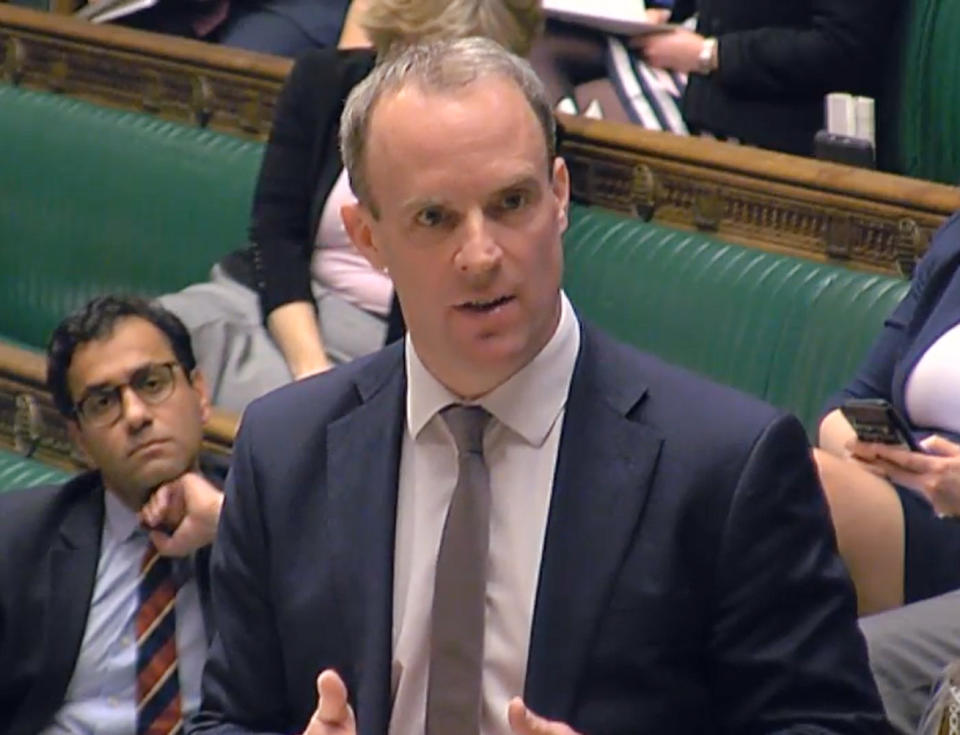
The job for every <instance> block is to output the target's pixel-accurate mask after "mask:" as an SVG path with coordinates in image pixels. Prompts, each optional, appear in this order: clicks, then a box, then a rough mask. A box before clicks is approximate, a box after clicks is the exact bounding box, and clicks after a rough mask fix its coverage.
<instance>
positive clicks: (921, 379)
mask: <svg viewBox="0 0 960 735" xmlns="http://www.w3.org/2000/svg"><path fill="white" fill-rule="evenodd" d="M904 405H905V406H906V409H907V414H908V415H909V417H910V423H912V424H913V425H914V426H926V427H931V428H938V429H945V430H947V431H950V432H952V433H954V434H960V324H955V325H954V326H953V327H951V328H950V329H948V330H947V331H946V332H944V333H943V334H942V335H940V337H938V338H937V340H936V341H935V342H934V343H933V344H932V345H930V347H928V348H927V351H926V352H924V353H923V355H921V356H920V359H919V360H918V361H917V364H916V365H914V367H913V370H912V371H911V372H910V375H909V376H908V377H907V383H906V386H905V389H904Z"/></svg>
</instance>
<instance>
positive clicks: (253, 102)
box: [240, 92, 266, 134]
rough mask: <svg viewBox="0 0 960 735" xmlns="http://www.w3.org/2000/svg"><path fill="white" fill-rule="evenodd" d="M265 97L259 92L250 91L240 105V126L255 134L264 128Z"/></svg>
mask: <svg viewBox="0 0 960 735" xmlns="http://www.w3.org/2000/svg"><path fill="white" fill-rule="evenodd" d="M265 118H266V116H265V115H264V104H263V99H262V97H261V95H260V93H259V92H250V93H249V94H248V95H247V97H246V99H245V100H244V101H243V103H242V104H241V105H240V126H241V127H242V128H243V129H244V130H246V131H248V132H250V133H254V134H259V133H260V132H262V130H263V128H264V123H265V122H266V120H265Z"/></svg>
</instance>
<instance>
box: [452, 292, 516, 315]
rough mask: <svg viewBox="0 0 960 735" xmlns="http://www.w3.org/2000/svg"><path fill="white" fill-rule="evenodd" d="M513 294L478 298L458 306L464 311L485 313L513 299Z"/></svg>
mask: <svg viewBox="0 0 960 735" xmlns="http://www.w3.org/2000/svg"><path fill="white" fill-rule="evenodd" d="M513 298H514V297H513V296H499V297H497V298H495V299H477V300H476V301H465V302H464V303H462V304H460V305H459V306H458V307H457V308H458V309H461V310H463V311H469V312H473V313H475V314H485V313H487V312H491V311H493V310H494V309H496V308H497V307H500V306H503V305H504V304H506V303H508V302H510V301H513Z"/></svg>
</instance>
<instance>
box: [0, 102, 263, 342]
mask: <svg viewBox="0 0 960 735" xmlns="http://www.w3.org/2000/svg"><path fill="white" fill-rule="evenodd" d="M262 155H263V145H262V144H261V143H256V142H251V141H246V140H240V139H238V138H235V137H231V136H228V135H222V134H218V133H214V132H208V131H204V130H200V129H198V128H190V127H185V126H183V125H176V124H173V123H169V122H165V121H162V120H158V119H156V118H152V117H149V116H147V115H140V114H136V113H127V112H119V111H116V110H110V109H105V108H102V107H98V106H95V105H91V104H88V103H85V102H82V101H78V100H74V99H70V98H68V97H61V96H58V95H53V94H45V93H40V92H35V91H29V90H24V89H19V88H16V87H11V86H9V85H3V84H0V334H2V335H4V336H6V337H9V338H12V339H14V340H18V341H19V342H22V343H25V344H27V345H31V346H33V347H37V348H40V347H43V346H44V345H45V344H46V340H47V338H48V336H49V335H50V332H51V331H52V330H53V327H54V326H55V325H56V324H57V323H58V322H59V321H60V319H62V318H63V316H64V315H65V314H66V313H68V312H70V311H71V310H73V309H74V308H76V307H77V306H79V305H80V304H82V303H83V302H85V301H86V300H88V299H89V298H90V297H91V296H93V295H94V294H96V293H100V292H104V291H117V290H119V291H134V292H139V293H144V294H148V295H153V294H161V293H166V292H168V291H175V290H178V289H180V288H182V287H184V286H186V285H188V284H190V283H193V282H196V281H200V280H203V279H205V278H206V277H207V273H208V271H209V270H210V266H211V265H212V264H213V263H214V262H216V261H217V260H218V259H219V258H220V257H221V256H223V255H224V254H225V253H227V252H229V251H230V250H232V249H234V248H236V247H238V246H239V245H241V244H242V243H244V242H245V240H246V229H247V222H248V219H249V211H250V200H251V197H252V195H253V186H254V183H255V180H256V174H257V171H258V170H259V167H260V159H261V157H262Z"/></svg>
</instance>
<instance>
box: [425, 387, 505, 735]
mask: <svg viewBox="0 0 960 735" xmlns="http://www.w3.org/2000/svg"><path fill="white" fill-rule="evenodd" d="M441 416H442V417H443V419H444V421H446V422H447V426H448V427H450V431H451V432H452V433H453V437H454V440H455V441H456V443H457V455H458V457H459V463H458V464H459V469H458V471H457V486H456V488H455V489H454V491H453V498H452V499H451V501H450V508H449V510H448V511H447V520H446V522H445V523H444V524H443V535H442V536H441V537H440V551H439V553H438V554H437V576H436V580H435V582H434V587H433V613H432V618H431V623H430V674H429V682H428V685H427V728H426V732H427V735H478V733H479V732H480V705H481V687H480V680H481V673H482V671H483V618H484V598H485V594H486V587H487V550H488V548H489V544H490V478H489V475H488V473H487V465H486V463H485V462H484V461H483V430H484V427H486V425H487V422H488V421H489V420H490V414H489V413H487V412H486V410H484V409H483V408H480V407H479V406H456V405H455V406H448V407H447V408H445V409H444V410H443V411H442V413H441Z"/></svg>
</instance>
